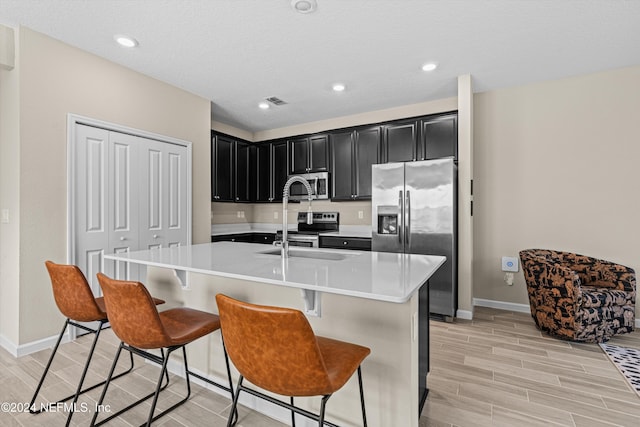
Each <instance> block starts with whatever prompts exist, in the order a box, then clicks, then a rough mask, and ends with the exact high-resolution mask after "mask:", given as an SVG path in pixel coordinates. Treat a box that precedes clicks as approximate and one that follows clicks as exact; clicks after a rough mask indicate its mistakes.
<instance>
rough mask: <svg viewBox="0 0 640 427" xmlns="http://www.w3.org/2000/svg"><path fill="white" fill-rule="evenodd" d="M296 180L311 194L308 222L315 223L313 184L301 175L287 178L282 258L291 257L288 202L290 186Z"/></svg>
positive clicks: (283, 192)
mask: <svg viewBox="0 0 640 427" xmlns="http://www.w3.org/2000/svg"><path fill="white" fill-rule="evenodd" d="M294 182H299V183H301V184H302V185H304V188H306V189H307V194H308V195H309V207H308V209H307V224H312V223H313V212H312V211H311V197H312V194H313V192H312V191H311V185H309V182H308V181H307V180H306V179H304V178H302V177H300V176H292V177H291V178H289V179H288V180H287V182H286V183H285V184H284V190H282V246H281V252H280V253H281V254H282V258H289V240H288V232H287V227H288V225H287V216H288V215H287V214H288V213H289V209H288V204H289V188H290V187H291V184H293V183H294Z"/></svg>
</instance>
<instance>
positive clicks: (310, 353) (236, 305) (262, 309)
mask: <svg viewBox="0 0 640 427" xmlns="http://www.w3.org/2000/svg"><path fill="white" fill-rule="evenodd" d="M216 301H217V304H218V311H219V315H220V324H221V328H222V334H223V338H224V343H225V346H226V349H227V352H228V353H229V356H230V357H231V360H232V361H233V364H234V365H235V366H236V368H237V369H238V371H239V372H240V374H242V376H244V377H245V378H246V379H247V380H248V381H250V382H251V383H253V384H255V385H257V386H258V387H261V388H263V389H265V390H269V391H271V392H274V393H278V394H281V395H285V396H317V395H322V394H330V393H333V391H335V390H334V389H335V387H332V384H331V382H330V379H329V376H328V374H327V370H326V367H325V364H324V360H323V358H322V354H321V352H320V349H319V348H318V344H317V341H316V336H315V334H314V333H313V330H312V329H311V325H309V321H308V320H307V318H306V317H305V316H304V314H302V312H301V311H299V310H294V309H290V308H282V307H270V306H261V305H255V304H249V303H246V302H243V301H238V300H235V299H233V298H230V297H228V296H226V295H222V294H218V295H216Z"/></svg>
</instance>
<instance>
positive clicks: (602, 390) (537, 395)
mask: <svg viewBox="0 0 640 427" xmlns="http://www.w3.org/2000/svg"><path fill="white" fill-rule="evenodd" d="M430 332H431V360H432V362H431V370H430V373H429V376H428V385H429V389H430V392H429V397H428V400H427V404H426V405H425V408H424V411H423V413H422V417H421V419H420V426H421V427H422V426H438V427H441V426H460V427H463V426H473V427H477V426H508V427H516V426H556V425H559V426H575V427H596V426H597V427H605V426H626V427H632V426H640V396H638V395H637V394H636V393H635V392H633V391H632V389H631V387H630V386H629V385H628V384H627V382H626V381H625V380H624V378H623V377H622V375H621V374H620V372H619V371H618V370H617V369H616V368H615V366H614V365H613V364H612V363H611V362H610V361H609V359H608V358H607V356H606V355H605V354H604V352H603V351H602V350H601V349H600V347H599V346H598V345H597V344H579V343H571V342H566V341H562V340H558V339H554V338H551V337H549V336H548V335H546V334H544V335H543V334H542V333H541V332H540V331H538V329H536V327H535V325H534V323H533V320H532V318H531V315H530V314H528V313H513V312H508V311H502V310H495V309H490V308H478V307H477V308H476V311H475V313H474V320H473V321H464V320H457V321H456V322H455V323H452V324H446V323H441V322H431V329H430ZM609 343H610V344H614V345H620V346H625V347H633V348H637V349H640V331H636V332H634V333H632V334H627V335H622V336H619V337H615V338H613V339H612V340H610V341H609Z"/></svg>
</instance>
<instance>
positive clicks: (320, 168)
mask: <svg viewBox="0 0 640 427" xmlns="http://www.w3.org/2000/svg"><path fill="white" fill-rule="evenodd" d="M309 153H310V156H309V171H310V172H326V171H327V170H329V160H328V159H329V137H328V136H327V135H314V136H311V137H309Z"/></svg>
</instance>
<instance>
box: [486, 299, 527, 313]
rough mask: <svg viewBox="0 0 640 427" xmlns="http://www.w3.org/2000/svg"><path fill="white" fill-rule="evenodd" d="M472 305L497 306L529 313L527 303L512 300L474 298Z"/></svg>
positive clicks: (502, 308)
mask: <svg viewBox="0 0 640 427" xmlns="http://www.w3.org/2000/svg"><path fill="white" fill-rule="evenodd" d="M473 305H474V306H476V305H477V306H479V307H490V308H497V309H500V310H509V311H516V312H518V313H530V312H531V309H530V308H529V304H516V303H514V302H505V301H494V300H490V299H482V298H474V299H473Z"/></svg>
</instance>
